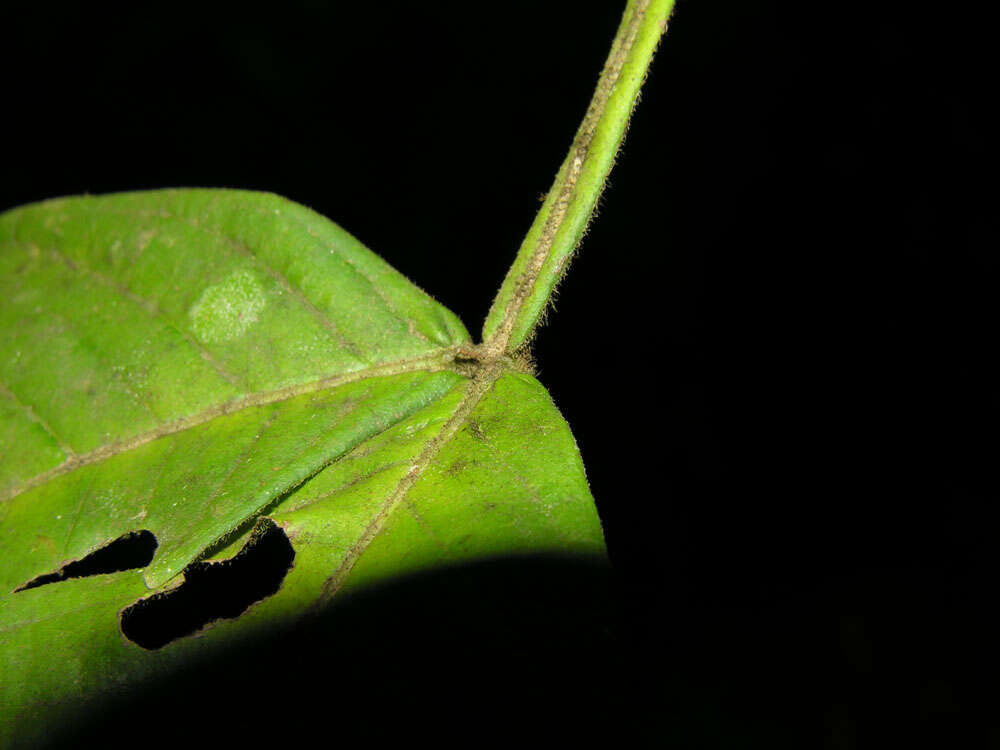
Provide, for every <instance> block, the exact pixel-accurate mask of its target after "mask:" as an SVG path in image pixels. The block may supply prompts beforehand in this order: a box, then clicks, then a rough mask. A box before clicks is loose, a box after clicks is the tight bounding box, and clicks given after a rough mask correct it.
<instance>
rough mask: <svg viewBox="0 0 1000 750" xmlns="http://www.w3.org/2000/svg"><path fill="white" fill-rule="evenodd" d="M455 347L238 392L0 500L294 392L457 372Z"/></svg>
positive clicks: (73, 460)
mask: <svg viewBox="0 0 1000 750" xmlns="http://www.w3.org/2000/svg"><path fill="white" fill-rule="evenodd" d="M456 349H457V347H448V348H446V349H441V350H439V351H437V352H434V353H432V354H425V355H423V356H421V357H414V358H412V359H406V360H399V361H397V362H391V363H388V364H384V365H375V366H374V367H368V368H365V369H363V370H356V371H354V372H350V373H347V374H344V375H335V376H333V377H329V378H322V379H320V380H315V381H313V382H311V383H302V384H298V385H291V386H286V387H284V388H278V389H276V390H273V391H265V392H261V393H251V394H248V395H246V396H241V397H240V398H236V399H233V400H231V401H227V402H225V403H222V404H219V405H217V406H213V407H211V408H209V409H205V410H204V411H201V412H199V413H197V414H193V415H190V416H187V417H182V418H180V419H176V420H173V421H171V422H167V423H165V424H162V425H159V426H158V427H155V428H154V429H152V430H148V431H146V432H143V433H140V434H138V435H135V436H133V437H131V438H128V439H125V440H119V441H115V442H112V443H109V444H107V445H103V446H101V447H100V448H96V449H94V450H92V451H90V452H89V453H84V454H79V455H71V456H70V457H69V458H67V459H66V460H65V461H63V462H62V463H61V464H59V465H58V466H56V467H54V468H52V469H49V470H48V471H45V472H42V473H41V474H38V475H36V476H34V477H32V478H31V479H29V480H27V481H25V482H23V483H22V484H21V485H20V486H17V487H13V488H11V489H9V490H7V491H5V492H4V493H3V494H2V495H0V502H5V501H7V500H9V499H11V498H12V497H16V496H17V495H20V494H21V493H23V492H26V491H27V490H29V489H31V488H33V487H37V486H39V485H41V484H44V483H46V482H48V481H50V480H52V479H54V478H55V477H58V476H61V475H62V474H66V473H68V472H70V471H73V470H74V469H76V468H79V467H80V466H87V465H89V464H93V463H97V462H99V461H103V460H105V459H108V458H111V457H112V456H116V455H118V454H120V453H125V452H126V451H130V450H134V449H135V448H138V447H139V446H141V445H145V444H146V443H149V442H152V441H153V440H157V439H158V438H161V437H165V436H167V435H173V434H174V433H177V432H182V431H183V430H189V429H191V428H193V427H197V426H198V425H202V424H205V423H206V422H209V421H211V420H213V419H217V418H219V417H222V416H225V415H227V414H232V413H234V412H238V411H241V410H243V409H247V408H250V407H254V406H264V405H267V404H273V403H276V402H279V401H287V400H288V399H290V398H294V397H296V396H301V395H304V394H307V393H315V392H317V391H323V390H328V389H331V388H337V387H338V386H341V385H346V384H347V383H354V382H357V381H359V380H364V379H366V378H376V377H385V376H388V375H399V374H402V373H406V372H420V371H422V372H440V371H442V370H453V371H455V372H458V369H457V368H455V367H453V366H452V365H453V360H454V356H455V352H456Z"/></svg>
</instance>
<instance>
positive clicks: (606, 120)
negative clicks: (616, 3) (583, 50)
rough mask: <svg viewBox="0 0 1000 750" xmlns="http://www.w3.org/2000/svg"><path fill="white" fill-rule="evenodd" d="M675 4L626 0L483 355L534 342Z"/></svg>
mask: <svg viewBox="0 0 1000 750" xmlns="http://www.w3.org/2000/svg"><path fill="white" fill-rule="evenodd" d="M673 6H674V0H629V3H628V6H627V7H626V9H625V14H624V16H623V17H622V22H621V25H620V26H619V27H618V34H617V35H616V36H615V40H614V43H613V44H612V46H611V52H610V53H609V54H608V59H607V62H605V64H604V70H603V72H602V73H601V77H600V80H599V81H598V83H597V89H596V90H595V91H594V97H593V99H592V100H591V102H590V107H589V108H588V109H587V114H586V116H585V117H584V118H583V122H582V123H581V124H580V128H579V130H578V131H577V133H576V137H575V138H574V139H573V145H572V146H571V147H570V150H569V154H568V155H567V156H566V160H565V161H564V162H563V164H562V166H561V167H560V169H559V172H558V174H557V175H556V179H555V183H554V184H553V186H552V189H551V190H550V191H549V194H548V197H547V198H546V199H545V202H544V203H543V204H542V208H541V210H540V211H539V212H538V215H537V216H536V217H535V221H534V223H533V224H532V225H531V229H530V230H528V234H527V236H526V237H525V239H524V242H523V243H522V245H521V249H520V250H519V251H518V254H517V258H516V259H515V260H514V264H513V265H512V266H511V268H510V270H509V271H508V272H507V278H506V279H504V283H503V286H501V288H500V291H499V293H498V294H497V297H496V299H495V300H494V301H493V306H492V307H491V308H490V312H489V315H488V316H487V318H486V323H485V324H484V325H483V344H482V345H481V351H482V354H483V355H484V356H485V358H487V359H492V358H496V357H499V356H502V355H504V354H508V355H509V354H512V353H514V352H516V351H517V350H518V349H520V348H522V347H523V346H524V345H525V344H526V343H527V342H528V341H529V339H530V338H531V335H532V332H533V331H534V329H535V327H536V326H537V325H538V323H539V321H540V319H541V317H542V313H543V312H544V310H545V307H546V305H547V304H548V302H549V299H550V298H551V297H552V293H553V291H554V290H555V287H556V284H558V282H559V279H560V278H561V277H562V275H563V273H564V272H565V270H566V266H567V264H568V262H569V260H570V258H571V256H572V255H573V252H574V250H575V249H576V247H577V245H578V244H579V242H580V239H581V238H582V237H583V234H584V232H585V230H586V228H587V223H588V222H589V221H590V217H591V216H592V215H593V213H594V208H595V207H596V205H597V200H598V198H599V197H600V194H601V190H602V189H603V187H604V182H605V180H606V179H607V176H608V173H609V172H610V171H611V167H612V166H613V164H614V158H615V154H616V153H617V151H618V148H619V146H620V145H621V142H622V139H623V138H624V136H625V129H626V126H627V125H628V119H629V115H630V114H631V113H632V108H633V107H634V105H635V102H636V99H637V97H638V94H639V89H640V88H641V87H642V83H643V80H644V78H645V75H646V71H647V69H648V68H649V64H650V61H651V60H652V58H653V52H654V51H655V49H656V45H657V43H658V42H659V40H660V37H661V36H662V35H663V32H664V31H665V30H666V27H667V18H668V17H669V15H670V11H671V10H672V9H673Z"/></svg>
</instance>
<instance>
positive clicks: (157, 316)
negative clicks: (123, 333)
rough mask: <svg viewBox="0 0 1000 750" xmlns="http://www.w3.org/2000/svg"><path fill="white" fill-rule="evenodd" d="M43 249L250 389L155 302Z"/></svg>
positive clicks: (239, 386) (230, 379)
mask: <svg viewBox="0 0 1000 750" xmlns="http://www.w3.org/2000/svg"><path fill="white" fill-rule="evenodd" d="M17 244H21V245H22V246H26V247H32V246H31V245H23V243H17ZM45 251H46V252H49V253H51V254H52V255H53V256H55V257H56V258H57V259H59V260H60V261H62V262H63V264H65V266H66V267H67V268H69V269H70V270H71V271H73V272H75V273H84V274H87V275H88V276H91V277H92V278H94V279H96V280H97V281H98V282H100V283H102V284H104V285H105V286H107V287H108V288H110V289H111V290H112V291H114V292H115V293H116V294H118V295H119V296H120V297H122V298H124V299H127V300H128V301H129V302H132V303H133V304H134V305H135V306H136V307H138V308H140V309H141V310H142V311H143V312H144V313H146V314H147V315H148V316H149V317H150V318H152V319H153V320H161V321H163V322H164V323H165V324H166V325H167V326H168V327H170V328H172V329H173V330H174V331H176V332H177V333H178V334H179V335H180V336H181V337H182V338H183V339H184V340H185V341H187V343H188V344H190V345H191V346H192V347H194V349H195V351H197V352H198V354H199V355H201V358H202V359H204V360H205V361H206V362H207V363H208V364H209V365H210V366H211V367H212V369H214V370H215V372H216V374H218V375H219V377H221V378H222V379H223V380H225V381H226V382H228V383H229V384H230V385H231V386H233V387H234V388H236V389H237V390H239V391H243V392H244V393H246V392H247V391H249V390H250V386H249V384H248V383H246V382H242V381H241V380H240V378H238V377H237V376H236V375H234V374H233V373H231V372H229V371H228V370H227V369H226V367H225V365H223V364H222V363H221V362H220V361H219V360H217V359H216V358H215V355H213V354H212V352H210V351H209V350H208V349H206V348H205V347H204V346H202V344H201V343H200V342H199V341H198V340H197V339H196V338H195V337H194V336H192V335H191V334H190V333H188V332H187V331H185V330H184V329H182V328H181V327H180V326H178V325H177V324H176V323H174V321H172V320H171V319H170V318H169V317H167V316H166V315H165V314H164V313H163V311H162V310H160V308H159V306H158V305H157V304H156V303H155V302H153V301H152V300H148V299H146V298H144V297H142V296H140V295H138V294H136V293H135V292H133V291H132V290H131V289H129V288H128V287H127V286H125V285H124V284H119V283H117V282H116V281H114V280H113V279H112V278H110V277H108V276H105V275H104V274H103V273H101V272H100V271H95V270H94V269H93V268H90V267H89V266H87V265H85V264H83V263H80V262H79V260H76V259H73V258H70V257H69V256H67V255H66V254H64V253H62V252H60V251H59V250H57V249H56V248H54V247H50V246H48V245H46V246H45Z"/></svg>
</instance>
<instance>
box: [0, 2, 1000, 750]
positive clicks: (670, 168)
mask: <svg viewBox="0 0 1000 750" xmlns="http://www.w3.org/2000/svg"><path fill="white" fill-rule="evenodd" d="M621 5H622V3H620V2H592V3H583V2H580V0H565V1H559V2H556V1H555V0H546V2H527V1H526V0H525V1H514V0H508V2H504V3H489V4H483V7H481V6H480V4H477V3H473V4H468V3H466V4H459V3H438V4H411V3H398V4H394V3H350V4H348V3H338V2H330V3H323V2H319V1H318V0H317V1H316V2H304V1H303V0H288V1H286V2H281V3H275V4H273V5H272V6H271V7H256V6H248V5H246V4H239V5H235V4H234V5H223V4H189V3H184V2H181V3H171V4H168V5H162V6H160V5H157V6H151V5H148V4H145V3H135V4H133V7H131V8H130V9H125V10H118V11H115V12H105V11H103V10H101V9H99V8H97V7H94V6H92V5H91V4H89V3H88V4H84V3H80V4H76V6H75V7H74V8H67V9H59V10H54V9H52V8H51V7H49V6H44V7H41V6H39V8H38V9H37V10H32V9H30V8H28V9H22V10H19V11H18V12H17V15H16V16H8V17H7V19H6V23H4V29H3V32H2V33H3V37H4V39H3V45H2V48H0V59H2V61H3V70H4V73H5V81H4V95H3V102H4V103H3V108H2V109H3V117H2V119H3V122H4V125H5V126H6V127H7V135H6V136H5V137H4V140H3V147H2V148H3V161H2V167H0V169H2V174H3V179H2V184H0V209H3V208H7V207H12V206H15V205H19V204H22V203H26V202H29V201H34V200H39V199H43V198H46V197H52V196H57V195H64V194H75V193H83V192H88V193H104V192H110V191H120V190H135V189H141V188H153V187H166V186H178V187H185V186H207V187H242V188H251V189H261V190H269V191H273V192H277V193H280V194H283V195H285V196H287V197H289V198H292V199H294V200H296V201H299V202H301V203H303V204H305V205H308V206H310V207H311V208H313V209H315V210H317V211H319V212H320V213H322V214H324V215H326V216H329V217H330V218H332V219H333V220H335V221H337V222H338V223H340V224H341V225H342V226H344V227H345V228H346V229H348V230H349V231H351V232H352V233H354V234H355V235H356V236H357V237H358V238H359V239H361V241H362V242H364V243H365V244H367V245H368V246H369V247H371V248H372V249H374V250H375V251H376V252H377V253H379V254H380V255H382V256H383V257H385V258H386V259H387V260H388V261H389V262H390V263H392V264H393V265H394V266H395V267H396V268H398V269H399V270H401V271H402V272H403V273H404V274H406V275H407V276H408V277H409V278H410V279H412V280H413V281H414V282H415V283H417V284H418V285H419V286H421V287H422V288H423V289H425V290H426V291H428V292H429V293H430V294H432V295H433V296H434V297H435V298H436V299H438V300H439V301H441V302H442V303H443V304H445V305H446V306H448V307H449V308H451V309H452V310H454V311H455V312H456V313H457V314H458V315H459V316H460V317H461V318H462V320H463V321H464V322H465V323H466V325H467V327H468V328H469V330H470V332H472V333H473V335H474V336H477V333H478V329H479V326H480V325H481V321H482V320H483V318H484V316H485V313H486V311H487V309H488V307H489V304H490V302H491V301H492V297H493V294H494V293H495V292H496V289H497V287H498V286H499V283H500V281H501V280H502V278H503V275H504V273H505V270H506V268H507V266H508V265H509V263H510V261H511V259H512V258H513V255H514V253H515V251H516V249H517V247H518V244H519V242H520V238H521V237H522V236H523V233H524V232H525V231H526V229H527V227H528V226H529V224H530V222H531V220H532V218H533V215H534V213H535V211H536V210H537V208H538V205H539V202H538V199H539V196H540V195H541V194H543V193H544V192H545V191H546V190H547V189H548V186H549V184H550V181H551V178H552V175H553V174H554V172H555V170H556V168H557V167H558V165H559V163H560V161H561V159H562V157H563V156H564V154H565V151H566V149H567V147H568V145H569V142H570V140H571V138H572V134H573V132H574V129H575V127H576V125H577V123H578V121H579V119H580V117H581V116H582V114H583V111H584V109H585V108H586V105H587V102H588V100H589V96H590V93H591V90H592V86H593V84H594V82H595V81H596V77H597V74H598V72H599V70H600V67H601V64H602V62H603V59H604V56H605V54H606V51H607V47H608V44H609V42H610V40H611V38H612V36H613V34H614V30H615V27H616V25H617V21H618V17H619V15H620V12H621V7H620V6H621ZM485 6H488V8H487V7H485ZM961 7H962V6H961V5H958V4H939V5H938V7H936V9H935V10H934V12H933V13H931V12H929V6H924V5H921V4H920V3H912V2H910V3H902V2H901V3H896V4H892V3H866V4H863V5H858V6H854V7H851V8H849V7H847V5H846V4H840V5H837V4H831V3H808V2H802V3H789V4H788V5H787V6H780V5H778V4H775V3H768V2H762V1H757V2H755V1H753V0H711V1H710V0H701V1H697V2H696V1H695V0H681V1H680V2H679V3H678V9H677V11H676V13H675V16H674V20H673V23H672V26H671V29H670V32H669V34H668V37H667V38H666V40H665V43H664V44H663V46H662V48H661V50H660V52H659V54H658V56H657V59H656V61H655V64H654V67H653V70H652V72H651V74H650V77H649V81H648V84H647V87H646V88H645V90H644V93H643V97H642V102H641V104H640V106H639V108H638V110H637V112H636V114H635V116H634V118H633V120H632V124H631V129H630V135H629V139H628V142H627V146H626V149H625V152H624V154H623V155H622V156H621V158H620V159H619V162H618V166H617V167H616V169H615V171H614V173H613V174H612V177H611V181H610V186H609V189H608V190H607V192H606V194H605V196H604V198H603V199H602V207H601V210H600V213H599V216H598V218H597V219H596V221H595V223H594V225H593V228H592V230H591V231H590V233H589V235H588V236H587V238H586V240H585V242H584V244H583V246H582V250H581V253H580V255H579V257H578V259H577V260H576V262H575V264H574V266H573V268H572V270H571V272H570V274H569V275H568V277H567V279H566V281H565V283H564V285H563V287H562V289H561V291H560V293H559V296H558V300H557V304H556V308H555V312H554V313H553V314H552V315H550V318H549V323H548V325H547V326H546V327H545V328H544V329H543V330H542V331H541V332H540V334H539V335H538V337H537V340H536V346H535V349H534V352H535V357H536V360H537V364H538V372H539V378H540V379H541V381H542V382H543V383H544V384H545V385H546V387H548V388H549V389H550V392H551V393H552V394H553V396H554V398H555V400H556V403H557V405H558V406H559V407H560V409H561V410H562V412H563V414H564V416H565V417H566V418H567V420H568V422H569V423H570V425H571V426H572V428H573V431H574V433H575V435H576V437H577V440H578V443H579V445H580V449H581V451H582V454H583V458H584V461H585V464H586V466H587V470H588V475H589V478H590V481H591V486H592V489H593V493H594V496H595V497H596V499H597V503H598V507H599V510H600V513H601V516H602V518H603V520H604V524H605V530H606V535H607V540H608V546H609V549H610V554H611V558H612V562H613V564H614V567H615V574H616V581H617V590H618V593H619V598H620V601H621V605H622V611H623V613H624V617H623V624H622V625H621V626H620V629H619V631H617V632H616V635H615V637H616V638H618V639H619V641H620V643H621V644H622V645H623V646H624V647H625V648H627V649H628V650H629V653H630V654H631V657H630V658H631V661H630V672H629V675H628V676H627V677H623V678H621V679H620V680H617V679H616V680H613V681H612V682H614V684H603V685H598V686H595V687H594V691H595V693H596V694H598V695H600V694H602V693H604V692H606V693H609V694H610V693H615V694H617V695H622V694H625V695H628V696H630V697H629V698H628V702H629V703H630V704H632V705H633V707H634V708H636V709H638V710H644V711H646V712H647V713H648V714H649V715H651V716H652V717H653V719H654V722H655V725H656V728H657V730H658V731H659V732H660V733H661V735H662V738H663V739H664V740H667V741H669V740H674V741H675V742H676V744H677V746H685V747H712V748H715V747H719V748H722V747H726V748H729V747H757V746H761V747H774V746H777V745H782V744H783V743H785V742H786V741H787V742H788V744H789V746H796V747H829V748H856V747H858V748H860V747H904V746H915V745H920V746H932V747H970V748H971V747H987V746H991V747H992V746H1000V728H998V724H997V722H996V721H995V716H993V711H994V709H995V708H996V700H997V698H998V695H997V690H996V666H997V662H996V658H995V657H996V645H995V640H996V635H995V634H996V625H997V622H996V620H995V619H993V618H991V617H990V616H989V614H988V613H989V610H990V609H991V607H992V603H993V599H994V598H995V596H996V578H995V554H994V549H995V541H994V540H995V537H996V535H997V526H996V525H995V523H993V521H992V514H991V513H990V511H991V510H992V506H993V505H994V503H995V501H996V495H997V479H996V456H997V453H998V447H1000V446H998V431H997V416H998V411H1000V390H998V382H1000V380H998V375H1000V372H998V368H997V366H996V365H995V364H994V351H995V349H996V346H997V334H996V329H997V325H996V324H997V306H998V305H997V299H998V297H997V289H998V288H1000V283H998V282H1000V278H998V277H1000V262H998V256H997V253H996V249H997V242H996V240H997V219H996V212H995V210H993V209H994V205H993V198H992V196H991V195H990V192H989V191H988V190H987V189H985V187H984V186H985V185H990V183H991V182H993V181H995V178H994V177H993V176H992V175H993V174H995V173H992V172H991V171H990V169H989V167H988V166H987V147H988V145H989V141H990V139H991V137H992V131H991V130H988V129H987V124H986V121H985V114H984V113H985V109H986V104H987V102H988V101H990V100H991V99H992V98H994V90H993V86H992V85H987V78H986V74H985V72H984V71H985V70H986V69H987V66H988V64H989V63H990V62H991V61H990V60H989V59H988V58H987V52H988V49H989V44H990V42H989V37H988V26H987V24H986V23H985V21H984V19H981V18H978V17H976V16H974V15H971V14H969V13H966V12H965V11H964V10H961ZM5 13H7V11H5ZM637 720H638V719H637ZM623 721H628V719H623ZM991 727H992V729H991ZM991 743H992V744H991Z"/></svg>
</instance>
